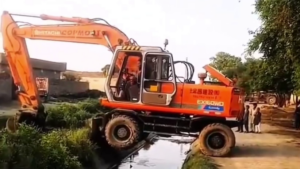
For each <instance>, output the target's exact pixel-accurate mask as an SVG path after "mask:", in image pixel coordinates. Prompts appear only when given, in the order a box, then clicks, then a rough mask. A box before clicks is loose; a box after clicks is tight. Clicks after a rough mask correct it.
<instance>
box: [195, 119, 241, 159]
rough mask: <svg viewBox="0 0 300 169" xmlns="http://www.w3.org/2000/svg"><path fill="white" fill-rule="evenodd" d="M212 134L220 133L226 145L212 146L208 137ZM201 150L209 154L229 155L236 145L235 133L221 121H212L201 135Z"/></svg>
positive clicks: (217, 155)
mask: <svg viewBox="0 0 300 169" xmlns="http://www.w3.org/2000/svg"><path fill="white" fill-rule="evenodd" d="M212 134H219V136H221V137H222V138H223V139H224V140H223V141H224V145H223V146H222V147H221V148H218V149H216V148H212V147H211V146H210V145H209V141H208V139H209V138H210V136H211V135H212ZM199 141H200V144H199V147H200V151H201V152H202V153H203V154H204V155H207V156H212V157H224V156H228V155H229V154H230V152H231V150H232V149H233V148H234V147H235V135H234V133H233V131H232V130H231V128H230V127H228V126H226V125H224V124H221V123H212V124H209V125H207V126H206V127H205V128H204V129H203V130H202V131H201V132H200V135H199Z"/></svg>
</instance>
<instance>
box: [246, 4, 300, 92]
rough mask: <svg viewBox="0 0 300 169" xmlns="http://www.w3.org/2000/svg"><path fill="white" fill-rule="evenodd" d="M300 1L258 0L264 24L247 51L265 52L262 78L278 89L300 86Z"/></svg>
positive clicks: (257, 11) (260, 15)
mask: <svg viewBox="0 0 300 169" xmlns="http://www.w3.org/2000/svg"><path fill="white" fill-rule="evenodd" d="M299 11H300V1H298V0H256V1H255V13H256V14H258V16H259V17H260V19H261V21H262V25H261V26H260V28H259V29H257V30H256V31H254V32H251V33H252V34H253V39H251V41H250V42H249V44H248V53H249V54H252V53H253V52H255V51H259V52H260V53H262V54H263V56H262V57H263V62H264V63H262V68H263V69H265V71H266V72H265V73H264V74H261V77H260V78H264V79H262V80H264V81H266V82H264V83H268V84H269V85H271V87H273V88H274V89H275V90H276V91H277V92H278V93H287V94H290V93H291V92H292V91H295V90H296V91H299V89H300V72H299V71H298V70H300V48H299V47H300V29H299V27H300V12H299Z"/></svg>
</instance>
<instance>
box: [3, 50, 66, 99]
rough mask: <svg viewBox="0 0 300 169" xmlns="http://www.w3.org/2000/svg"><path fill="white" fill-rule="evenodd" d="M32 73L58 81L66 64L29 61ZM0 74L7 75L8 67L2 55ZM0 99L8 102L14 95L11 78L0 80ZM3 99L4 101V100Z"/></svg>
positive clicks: (38, 60)
mask: <svg viewBox="0 0 300 169" xmlns="http://www.w3.org/2000/svg"><path fill="white" fill-rule="evenodd" d="M30 62H31V65H32V67H33V73H34V75H35V76H36V77H47V78H49V79H60V78H61V73H62V72H64V71H66V69H67V63H59V62H51V61H45V60H40V59H30ZM0 73H9V74H10V70H9V66H8V63H7V60H6V57H5V55H4V53H0ZM0 80H1V82H0V98H1V99H3V98H6V99H7V100H10V99H11V98H12V96H13V95H14V94H13V93H14V91H15V86H14V85H13V83H12V78H8V79H3V78H2V79H0ZM6 99H5V100H6Z"/></svg>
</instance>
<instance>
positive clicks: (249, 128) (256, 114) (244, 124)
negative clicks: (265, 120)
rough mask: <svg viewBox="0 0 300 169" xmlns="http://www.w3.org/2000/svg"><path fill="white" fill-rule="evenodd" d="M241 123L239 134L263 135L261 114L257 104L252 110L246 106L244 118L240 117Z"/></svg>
mask: <svg viewBox="0 0 300 169" xmlns="http://www.w3.org/2000/svg"><path fill="white" fill-rule="evenodd" d="M239 122H240V124H239V126H238V130H237V132H241V133H242V132H245V133H249V132H250V133H261V112H260V108H259V107H257V103H254V104H253V107H252V108H250V106H249V105H246V107H245V108H244V113H243V117H240V119H239ZM244 129H245V130H244Z"/></svg>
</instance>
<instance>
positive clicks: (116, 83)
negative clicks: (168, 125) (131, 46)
mask: <svg viewBox="0 0 300 169" xmlns="http://www.w3.org/2000/svg"><path fill="white" fill-rule="evenodd" d="M117 62H118V63H120V62H122V68H121V69H120V70H118V71H116V70H115V69H116V68H114V67H113V66H111V67H110V70H109V72H108V77H107V81H106V84H105V91H106V93H107V97H108V100H109V101H111V102H128V103H132V104H148V105H160V106H168V105H169V104H170V103H171V101H172V97H173V96H174V95H175V93H176V78H175V69H174V64H173V56H172V54H171V53H168V52H165V51H164V50H163V49H162V48H160V47H140V50H126V49H124V48H122V47H117V50H116V52H115V54H114V58H113V61H112V64H111V65H116V63H117Z"/></svg>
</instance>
